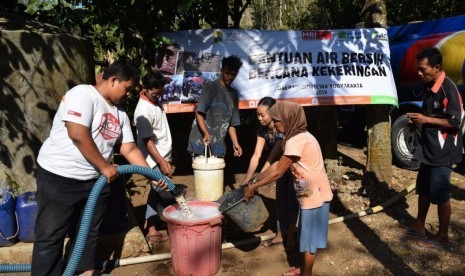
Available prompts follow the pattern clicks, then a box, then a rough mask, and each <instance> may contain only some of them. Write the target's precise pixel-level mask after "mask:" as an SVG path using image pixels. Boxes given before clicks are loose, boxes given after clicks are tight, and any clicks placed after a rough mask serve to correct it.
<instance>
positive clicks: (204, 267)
mask: <svg viewBox="0 0 465 276" xmlns="http://www.w3.org/2000/svg"><path fill="white" fill-rule="evenodd" d="M188 205H189V206H190V207H194V206H198V207H207V206H215V207H216V208H218V207H219V204H218V203H215V202H208V201H191V202H188ZM177 209H178V206H177V204H175V205H171V206H168V207H167V208H166V209H165V210H164V211H163V216H164V217H165V219H166V222H167V226H168V234H169V238H170V247H171V259H172V265H173V269H174V272H175V273H176V275H179V276H191V275H195V276H208V275H214V274H215V273H216V272H218V270H219V268H220V263H221V220H222V218H223V216H222V215H221V214H217V215H215V216H213V217H211V218H206V219H199V220H195V221H189V220H179V219H175V218H173V217H172V216H170V213H172V212H174V211H176V210H177Z"/></svg>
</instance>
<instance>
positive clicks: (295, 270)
mask: <svg viewBox="0 0 465 276" xmlns="http://www.w3.org/2000/svg"><path fill="white" fill-rule="evenodd" d="M283 276H300V267H292V268H291V269H289V270H288V271H286V272H284V274H283Z"/></svg>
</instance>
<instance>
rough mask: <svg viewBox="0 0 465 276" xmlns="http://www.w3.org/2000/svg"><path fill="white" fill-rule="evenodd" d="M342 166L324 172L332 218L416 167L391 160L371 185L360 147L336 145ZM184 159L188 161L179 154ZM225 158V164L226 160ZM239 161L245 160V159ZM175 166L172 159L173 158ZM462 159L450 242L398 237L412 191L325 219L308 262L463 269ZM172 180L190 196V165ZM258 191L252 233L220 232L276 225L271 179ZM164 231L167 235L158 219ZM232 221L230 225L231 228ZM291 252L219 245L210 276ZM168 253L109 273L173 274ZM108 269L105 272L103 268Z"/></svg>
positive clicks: (397, 185)
mask: <svg viewBox="0 0 465 276" xmlns="http://www.w3.org/2000/svg"><path fill="white" fill-rule="evenodd" d="M338 152H339V155H340V158H339V160H340V163H341V170H340V171H338V172H330V173H329V176H330V180H331V185H332V188H333V192H334V199H333V201H332V202H331V218H335V217H340V216H344V215H347V214H349V213H352V212H357V211H359V210H363V209H365V208H367V207H374V206H377V205H379V204H381V203H383V202H385V201H387V200H389V199H390V198H392V197H393V196H395V195H396V194H398V193H399V192H401V191H402V190H404V189H405V188H406V187H408V186H409V185H411V184H412V183H414V181H415V178H416V172H412V171H406V170H402V169H399V168H397V167H395V166H393V171H394V178H393V180H392V183H391V184H390V185H378V186H370V185H367V184H362V181H361V180H362V176H363V169H364V167H365V163H366V156H365V153H364V151H363V150H362V149H359V148H354V147H350V146H345V145H339V146H338ZM185 162H186V164H187V163H188V162H190V160H188V159H187V160H185ZM228 162H229V161H228V160H227V164H228ZM245 165H246V164H245ZM178 166H179V165H178ZM464 171H465V170H464V168H463V165H462V166H460V167H458V168H456V170H455V171H454V173H453V176H452V183H453V186H452V199H451V204H452V218H451V227H450V230H449V236H450V240H451V242H452V244H453V246H452V247H451V248H449V249H424V248H420V247H419V246H417V245H416V240H415V239H412V238H410V237H407V236H404V235H403V234H402V233H401V231H400V226H399V223H403V222H408V221H409V220H411V219H412V218H413V216H415V215H416V205H417V196H416V195H415V193H414V192H411V193H410V194H408V195H407V196H406V197H402V198H401V199H400V200H398V201H396V202H394V203H393V204H392V205H390V206H388V207H387V208H385V209H384V210H382V211H381V212H378V213H375V214H372V215H368V216H364V217H361V218H356V219H351V220H347V221H343V222H339V223H335V224H331V225H330V226H329V244H328V248H327V249H325V250H320V251H318V254H317V260H316V263H315V267H314V273H315V274H316V275H463V274H464V273H465V265H464V264H463V259H464V257H465V245H464V240H465V177H464V176H463V175H464ZM243 172H244V171H242V172H238V171H233V172H232V173H228V169H226V180H225V186H226V188H225V189H226V190H230V189H232V188H234V187H235V188H237V187H238V185H239V183H240V181H241V180H242V178H243V176H244V174H243ZM173 181H174V183H176V184H182V185H185V186H186V187H187V195H186V198H187V199H188V200H192V199H193V198H194V195H193V191H194V177H193V175H192V174H190V173H189V170H183V169H182V168H179V167H178V168H177V172H176V173H175V176H174V177H173ZM144 182H145V181H144V180H141V179H140V177H137V176H136V177H133V178H132V179H131V181H130V189H129V192H130V195H131V200H132V203H133V205H134V206H135V208H134V211H135V214H136V216H137V217H138V218H139V219H141V217H142V214H143V208H144V206H143V204H144V198H146V194H145V192H146V190H145V185H144ZM259 192H260V194H261V195H262V198H263V200H264V202H265V205H266V206H267V208H268V210H269V211H270V218H269V219H268V221H267V222H266V224H265V226H264V227H263V228H262V229H261V230H260V231H257V232H255V233H252V234H250V233H249V234H245V233H237V232H236V233H232V232H231V227H230V225H229V224H230V222H227V221H226V222H225V223H223V232H224V233H229V234H227V235H226V237H225V239H229V240H228V241H231V240H232V239H239V240H240V239H244V238H249V237H251V236H253V235H257V236H258V235H263V234H271V233H273V230H274V225H275V222H274V220H275V214H274V209H275V207H274V198H275V185H274V184H270V185H268V186H265V187H262V188H260V191H259ZM160 227H162V228H161V229H162V230H163V233H164V234H166V231H165V229H166V228H163V225H161V226H160ZM427 227H428V228H429V231H430V232H431V233H435V232H436V231H437V228H438V221H437V216H436V208H433V207H432V208H431V209H430V212H429V214H428V218H427ZM233 228H234V227H233ZM168 252H169V242H168V241H167V242H165V243H162V244H158V245H156V246H155V247H153V248H152V253H153V254H159V253H168ZM297 261H298V258H297V256H295V254H287V253H286V252H285V251H284V248H283V246H282V245H276V246H273V247H268V248H264V247H261V246H260V243H259V242H256V243H252V244H249V245H245V246H240V247H238V248H231V249H225V250H223V251H222V257H221V267H220V269H219V271H218V273H217V274H216V275H224V276H226V275H227V276H229V275H231V276H232V275H257V276H258V275H281V274H282V273H283V272H285V271H286V270H288V268H289V266H292V265H295V264H297ZM171 265H172V264H171V260H163V261H157V262H150V263H144V264H137V265H129V266H123V267H119V268H116V269H113V270H112V271H111V274H112V275H115V276H126V275H154V274H156V275H175V274H174V271H173V269H172V266H171ZM109 272H110V271H109Z"/></svg>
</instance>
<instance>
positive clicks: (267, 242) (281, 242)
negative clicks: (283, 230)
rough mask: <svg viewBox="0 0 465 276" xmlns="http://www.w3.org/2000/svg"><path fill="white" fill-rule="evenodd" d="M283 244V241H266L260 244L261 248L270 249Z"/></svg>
mask: <svg viewBox="0 0 465 276" xmlns="http://www.w3.org/2000/svg"><path fill="white" fill-rule="evenodd" d="M279 244H283V241H275V242H274V241H273V240H267V241H264V242H262V247H272V246H275V245H279Z"/></svg>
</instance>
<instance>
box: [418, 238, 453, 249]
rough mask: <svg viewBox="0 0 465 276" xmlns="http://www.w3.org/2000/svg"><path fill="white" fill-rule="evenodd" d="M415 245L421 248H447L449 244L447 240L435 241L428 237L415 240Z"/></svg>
mask: <svg viewBox="0 0 465 276" xmlns="http://www.w3.org/2000/svg"><path fill="white" fill-rule="evenodd" d="M417 245H418V246H420V247H423V248H449V247H450V246H451V244H450V243H449V242H446V243H444V242H437V241H432V240H429V239H425V240H422V241H417Z"/></svg>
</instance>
